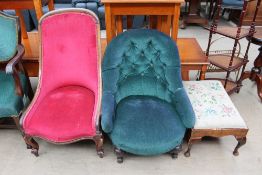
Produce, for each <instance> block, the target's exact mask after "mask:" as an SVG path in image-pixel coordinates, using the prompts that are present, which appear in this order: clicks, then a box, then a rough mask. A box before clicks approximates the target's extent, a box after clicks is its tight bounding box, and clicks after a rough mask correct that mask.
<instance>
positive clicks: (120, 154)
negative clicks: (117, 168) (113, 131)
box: [114, 147, 124, 163]
mask: <svg viewBox="0 0 262 175" xmlns="http://www.w3.org/2000/svg"><path fill="white" fill-rule="evenodd" d="M114 151H115V154H116V158H117V163H123V161H124V153H123V151H122V150H121V149H119V148H117V147H115V148H114Z"/></svg>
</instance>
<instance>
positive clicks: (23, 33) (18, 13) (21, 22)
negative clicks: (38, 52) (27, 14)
mask: <svg viewBox="0 0 262 175" xmlns="http://www.w3.org/2000/svg"><path fill="white" fill-rule="evenodd" d="M15 13H16V15H17V16H18V17H19V19H20V26H21V33H22V38H23V39H28V35H27V31H26V27H25V20H24V16H23V15H22V13H21V11H20V10H15Z"/></svg>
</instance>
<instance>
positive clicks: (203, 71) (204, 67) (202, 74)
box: [199, 65, 207, 80]
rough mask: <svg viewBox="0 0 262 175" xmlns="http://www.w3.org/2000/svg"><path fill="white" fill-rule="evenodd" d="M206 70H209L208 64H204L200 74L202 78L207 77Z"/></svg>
mask: <svg viewBox="0 0 262 175" xmlns="http://www.w3.org/2000/svg"><path fill="white" fill-rule="evenodd" d="M206 71H207V65H203V66H202V68H201V71H200V75H199V78H200V80H204V79H205V78H206Z"/></svg>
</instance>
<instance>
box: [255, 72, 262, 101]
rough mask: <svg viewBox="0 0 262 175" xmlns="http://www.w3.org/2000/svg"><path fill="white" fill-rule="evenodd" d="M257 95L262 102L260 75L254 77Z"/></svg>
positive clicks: (261, 79)
mask: <svg viewBox="0 0 262 175" xmlns="http://www.w3.org/2000/svg"><path fill="white" fill-rule="evenodd" d="M256 83H257V94H258V96H259V98H260V99H261V101H262V75H256Z"/></svg>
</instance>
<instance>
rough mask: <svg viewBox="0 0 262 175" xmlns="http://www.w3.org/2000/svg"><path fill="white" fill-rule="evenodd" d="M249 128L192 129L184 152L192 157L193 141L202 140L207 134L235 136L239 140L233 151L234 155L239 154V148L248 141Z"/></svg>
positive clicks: (212, 135)
mask: <svg viewBox="0 0 262 175" xmlns="http://www.w3.org/2000/svg"><path fill="white" fill-rule="evenodd" d="M247 132H248V128H223V129H194V128H193V129H191V133H190V138H189V140H188V143H187V145H188V148H187V151H186V152H185V153H184V155H185V156H186V157H190V151H191V147H192V144H193V143H196V142H198V141H201V139H202V138H203V137H205V136H210V137H223V136H230V135H232V136H234V137H235V138H236V140H237V141H238V144H237V146H236V147H235V149H234V151H233V155H235V156H238V155H239V152H238V149H239V148H240V147H241V146H243V145H244V144H245V143H246V135H247Z"/></svg>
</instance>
